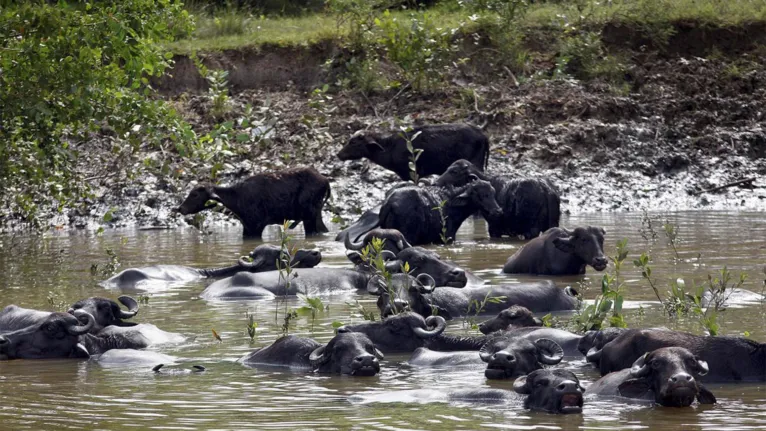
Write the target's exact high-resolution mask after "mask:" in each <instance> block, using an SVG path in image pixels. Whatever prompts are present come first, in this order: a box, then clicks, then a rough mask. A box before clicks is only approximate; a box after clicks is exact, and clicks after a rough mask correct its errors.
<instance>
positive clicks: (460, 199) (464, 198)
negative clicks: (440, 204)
mask: <svg viewBox="0 0 766 431" xmlns="http://www.w3.org/2000/svg"><path fill="white" fill-rule="evenodd" d="M450 202H451V203H453V204H456V205H467V204H468V203H469V202H471V193H470V189H467V190H466V191H464V192H463V193H460V194H459V195H457V196H455V197H454V198H452V199H451V200H450Z"/></svg>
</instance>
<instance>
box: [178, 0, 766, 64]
mask: <svg viewBox="0 0 766 431" xmlns="http://www.w3.org/2000/svg"><path fill="white" fill-rule="evenodd" d="M400 3H401V2H395V4H400ZM530 3H531V2H528V1H525V0H481V1H463V0H446V1H442V2H440V3H438V4H437V5H436V6H434V7H432V8H430V9H427V11H428V14H429V17H430V19H431V20H432V21H433V23H434V25H435V26H437V27H440V28H446V29H453V28H459V27H460V26H461V23H464V24H465V27H464V28H463V29H464V31H465V32H466V33H475V32H481V31H483V30H486V26H488V25H489V26H490V27H492V26H493V23H492V19H488V18H493V17H497V18H499V19H501V20H508V18H509V15H508V11H509V10H511V9H514V8H515V9H516V10H517V11H521V10H522V9H523V13H519V14H518V17H511V18H512V19H513V20H514V21H515V22H514V24H515V25H516V28H514V29H513V31H521V32H522V33H527V32H528V31H529V30H531V29H543V28H544V29H549V30H550V29H556V28H559V29H562V30H565V29H566V27H567V26H571V24H572V23H575V22H578V23H580V24H585V25H586V26H588V27H590V28H592V29H598V28H600V27H603V26H604V25H605V24H608V23H611V24H622V25H627V26H631V27H633V28H636V29H637V30H639V31H642V32H644V33H645V34H646V35H648V36H650V37H652V40H654V38H660V39H661V38H663V37H667V36H668V34H667V32H668V31H672V26H673V25H674V24H677V23H682V22H686V23H692V24H694V25H696V26H699V27H729V26H740V25H746V24H749V23H754V22H764V21H766V4H765V3H764V2H763V1H760V0H732V1H726V0H566V1H558V2H534V3H531V4H530ZM191 10H192V12H193V13H194V14H195V16H196V18H197V28H196V30H195V31H194V33H193V34H192V35H191V37H190V38H185V39H182V40H179V41H177V42H174V43H171V44H169V48H170V49H171V50H172V51H174V52H176V53H180V54H188V53H190V52H194V51H219V50H226V49H241V48H246V47H259V46H262V45H278V46H295V45H298V46H300V45H309V44H314V43H319V42H322V41H327V40H334V39H345V38H347V37H349V36H350V33H352V32H353V31H352V29H351V27H350V25H353V23H352V22H350V21H349V16H353V15H356V18H363V14H364V11H365V10H366V11H367V14H368V15H371V16H372V15H374V16H381V15H382V14H383V13H384V11H385V10H386V4H385V2H382V1H371V0H327V2H326V4H325V7H324V8H323V10H322V11H321V12H319V13H311V14H304V15H302V16H294V15H279V14H277V15H274V14H272V15H267V14H264V13H262V12H263V9H259V8H254V9H249V8H240V7H232V6H227V7H218V8H215V7H206V8H200V7H198V6H195V7H193V8H191ZM267 10H274V9H273V8H267ZM414 12H415V13H416V12H418V10H416V9H402V8H401V6H400V7H393V6H392V9H390V13H391V15H392V17H393V18H394V19H399V20H402V19H406V18H407V17H409V16H410V15H411V14H412V13H414ZM421 12H422V10H421ZM373 30H374V29H373Z"/></svg>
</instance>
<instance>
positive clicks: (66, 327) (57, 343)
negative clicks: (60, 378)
mask: <svg viewBox="0 0 766 431" xmlns="http://www.w3.org/2000/svg"><path fill="white" fill-rule="evenodd" d="M18 308H19V307H16V306H15V305H9V306H8V307H6V308H5V309H4V310H3V311H2V313H3V314H6V313H13V312H14V310H15V309H18ZM79 319H83V320H85V321H86V322H87V323H85V324H81V322H80V320H79ZM94 323H95V319H94V318H93V316H91V315H90V314H88V313H87V312H85V311H82V310H75V311H74V314H69V313H49V314H48V315H47V316H45V317H44V318H43V319H41V320H40V321H38V322H37V323H34V324H31V325H29V326H26V327H24V328H21V329H17V330H14V331H8V332H6V331H3V332H2V335H0V360H10V359H49V358H88V357H89V356H90V355H89V353H88V350H87V349H86V348H85V347H84V346H83V345H82V344H80V342H79V341H80V336H82V335H83V334H87V333H88V331H90V330H91V328H92V327H93V325H94Z"/></svg>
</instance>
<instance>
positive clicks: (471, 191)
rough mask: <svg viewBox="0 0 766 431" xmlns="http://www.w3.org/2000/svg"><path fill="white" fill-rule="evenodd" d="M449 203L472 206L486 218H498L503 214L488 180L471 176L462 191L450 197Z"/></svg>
mask: <svg viewBox="0 0 766 431" xmlns="http://www.w3.org/2000/svg"><path fill="white" fill-rule="evenodd" d="M449 205H454V206H469V205H470V206H474V207H476V208H478V209H479V210H480V211H481V212H482V214H484V215H485V217H487V218H490V219H492V218H498V217H500V216H502V215H503V210H502V208H500V205H498V203H497V200H496V199H495V188H494V187H492V184H490V183H489V181H484V180H480V179H478V178H476V177H473V180H472V181H471V182H470V183H469V184H468V185H467V186H465V188H464V191H463V192H462V193H461V194H459V195H457V196H455V197H454V198H452V199H451V200H450V202H449Z"/></svg>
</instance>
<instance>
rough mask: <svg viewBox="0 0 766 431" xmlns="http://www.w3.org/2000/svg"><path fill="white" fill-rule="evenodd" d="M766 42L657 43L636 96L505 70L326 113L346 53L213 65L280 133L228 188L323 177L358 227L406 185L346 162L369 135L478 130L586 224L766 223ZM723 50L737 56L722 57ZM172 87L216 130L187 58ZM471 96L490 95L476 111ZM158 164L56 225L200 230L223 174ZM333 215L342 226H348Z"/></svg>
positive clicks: (699, 37)
mask: <svg viewBox="0 0 766 431" xmlns="http://www.w3.org/2000/svg"><path fill="white" fill-rule="evenodd" d="M761 27H762V26H761ZM682 30H683V29H682ZM758 30H759V29H757V28H753V29H750V28H746V29H740V30H738V32H732V31H731V30H730V31H727V32H717V33H716V32H713V31H712V30H708V31H707V33H704V32H702V33H701V30H698V29H695V28H689V29H686V30H683V31H679V32H678V33H677V34H676V36H674V38H673V39H672V40H671V41H670V44H669V47H670V48H669V49H668V50H666V51H663V52H658V51H653V50H652V49H647V48H646V46H645V45H644V46H643V48H641V49H640V50H638V51H635V52H634V51H627V54H628V55H629V58H630V59H631V64H630V66H629V68H628V72H627V74H626V81H625V85H623V86H614V85H610V84H606V83H603V82H599V81H592V82H582V81H578V80H549V79H526V80H524V79H521V81H522V83H521V84H520V85H518V86H517V85H515V82H514V79H511V78H510V77H509V76H507V75H506V74H505V73H504V72H503V71H496V70H495V71H492V70H489V71H485V72H481V73H480V72H476V70H482V68H481V67H473V68H470V69H468V68H466V69H465V70H459V71H455V73H454V74H453V76H451V77H450V78H449V80H448V83H447V84H445V86H444V87H443V88H442V89H441V90H440V91H438V92H436V93H434V94H429V95H422V94H420V95H416V94H412V93H410V92H407V91H403V92H402V91H398V90H391V91H387V92H383V93H380V94H373V95H369V96H362V95H359V94H358V93H356V92H339V93H334V94H332V95H331V98H324V99H321V103H318V102H317V99H316V97H314V99H313V102H311V101H310V100H311V95H310V90H311V89H313V88H316V86H318V85H320V84H321V83H322V82H324V79H325V78H326V76H325V75H323V74H324V73H325V68H322V67H321V64H322V63H324V62H325V60H327V58H329V57H331V56H332V55H335V53H334V49H333V48H332V47H331V46H317V47H313V48H306V49H304V50H296V49H294V48H291V49H287V48H273V51H269V48H262V49H260V50H254V51H247V52H238V53H236V52H227V53H223V54H218V55H216V56H209V58H208V62H209V64H210V65H211V66H215V67H224V68H230V69H231V70H232V71H233V72H232V82H231V83H232V90H233V100H232V103H233V106H234V108H233V112H231V113H230V114H229V116H228V118H229V119H232V120H237V119H238V118H240V117H241V116H242V115H243V112H245V109H246V106H247V105H251V106H252V112H253V113H252V114H251V118H254V119H256V120H257V121H262V122H264V123H268V124H270V125H273V130H272V131H271V132H270V134H269V135H268V139H265V140H264V141H262V142H261V143H259V144H257V145H252V144H245V146H240V147H236V145H239V144H236V143H233V144H232V145H234V146H235V147H234V148H233V149H232V150H233V151H232V152H233V153H234V155H232V156H230V157H227V158H226V160H225V163H223V164H222V166H220V167H221V170H220V171H219V173H218V178H217V180H218V181H219V182H220V183H223V184H226V183H230V182H232V181H236V180H237V179H241V178H244V177H246V176H247V175H248V174H250V173H253V172H259V171H262V170H267V169H277V168H280V167H284V166H295V165H304V164H305V165H312V166H315V167H316V168H317V169H319V170H320V171H321V172H322V173H324V174H325V175H327V176H329V177H330V178H331V179H332V184H333V194H334V200H333V205H332V207H333V208H335V209H336V211H337V212H338V213H339V215H340V216H342V217H343V218H344V219H346V220H350V219H352V218H354V217H355V216H356V214H358V213H359V212H360V211H363V210H364V209H366V208H368V207H370V206H373V205H375V204H376V203H377V202H378V201H379V200H380V199H381V198H382V196H383V194H384V192H385V190H386V189H387V188H388V187H389V186H390V185H391V184H393V183H394V182H396V181H397V179H396V177H395V176H394V175H393V174H390V173H388V172H386V171H384V170H382V169H380V168H378V167H377V166H374V165H371V164H369V163H367V162H361V161H359V162H347V163H342V162H340V161H338V160H337V159H336V158H335V154H336V153H337V151H338V150H339V149H340V147H341V146H342V145H343V143H344V142H345V141H346V140H347V139H348V137H349V136H350V135H351V134H352V133H353V132H354V131H356V130H359V129H362V128H367V127H373V128H374V127H383V128H386V129H388V128H390V127H391V125H392V124H394V123H402V124H420V123H439V122H453V121H469V122H473V123H475V124H485V123H486V131H487V133H488V134H489V135H490V138H491V143H492V153H491V157H490V162H489V169H490V171H492V172H496V173H502V174H508V175H516V176H541V175H544V176H547V177H549V178H551V179H553V180H554V182H555V183H556V184H558V186H559V187H560V189H561V192H562V196H563V201H564V205H565V210H567V211H570V212H589V211H608V210H629V211H635V210H640V209H649V210H661V211H666V210H691V209H701V210H702V209H726V210H762V209H764V208H766V189H764V188H763V187H764V186H766V180H765V179H764V174H766V129H765V127H766V105H765V104H764V101H766V67H764V66H765V65H766V49H763V48H762V45H759V44H758V43H759V42H762V41H761V40H759V37H760V38H763V35H764V34H765V33H766V32H764V31H763V28H760V32H759V31H758ZM755 35H760V36H759V37H756V36H755ZM633 36H635V35H633ZM633 36H631V33H630V31H629V30H628V29H624V28H623V29H617V28H611V29H610V28H607V29H606V30H605V31H604V39H605V41H606V42H608V44H609V46H610V47H612V49H616V48H615V47H623V49H634V48H636V49H638V47H640V45H641V40H640V38H639V37H633ZM719 47H722V48H725V49H731V53H732V54H734V55H730V56H724V55H721V54H720V53H721V52H722V51H721V50H720V49H719ZM538 63H539V64H538ZM535 64H537V66H534V67H536V68H537V69H539V70H542V71H545V70H546V68H550V67H551V65H550V62H547V63H546V62H545V61H541V62H537V63H535ZM474 66H481V65H474ZM531 72H532V73H534V72H535V71H531ZM530 75H531V74H530ZM161 87H162V88H163V89H164V90H165V91H166V93H165V94H166V95H167V97H170V98H172V99H173V100H174V101H175V102H174V103H175V104H176V106H177V107H178V108H179V110H180V111H181V112H182V113H183V115H184V116H185V117H186V118H187V119H188V120H189V121H190V122H191V123H192V124H193V125H194V126H195V128H196V129H197V131H198V132H204V131H206V130H209V129H210V127H211V126H212V124H213V123H214V121H213V120H212V119H211V115H210V102H209V101H208V100H207V98H206V96H204V93H202V94H201V90H204V89H205V86H204V82H202V81H201V80H200V79H199V77H198V76H197V72H196V70H195V69H194V68H193V66H190V64H189V63H188V61H187V60H183V59H179V61H177V67H176V69H175V71H174V72H173V77H172V78H169V79H168V80H167V81H166V82H164V83H163V84H162V85H161ZM466 88H471V89H473V90H474V91H475V94H476V95H477V97H476V98H475V99H471V98H470V97H469V98H466V91H465V89H466ZM181 93H185V94H181ZM179 94H181V95H180V96H178V95H179ZM251 132H253V131H252V130H251ZM94 148H98V145H94ZM147 157H148V158H152V157H155V158H156V157H158V156H157V155H156V154H153V153H148V154H142V155H139V157H137V158H136V160H137V161H136V162H134V165H132V166H126V168H129V169H134V170H135V171H136V172H141V173H140V174H139V175H135V176H134V177H133V179H129V177H128V176H127V175H117V176H116V177H110V178H109V179H107V180H102V181H101V182H100V184H95V185H96V186H97V187H96V188H97V199H96V200H95V201H94V202H93V203H92V205H90V207H89V208H88V209H87V210H79V211H77V212H76V211H73V210H69V211H66V212H65V214H64V215H63V216H59V217H56V218H54V219H53V223H54V224H57V225H62V226H66V225H75V226H78V227H86V226H89V225H90V226H94V223H100V221H101V215H103V213H104V212H105V211H106V209H108V208H115V209H116V210H115V216H116V217H115V219H114V220H113V221H112V222H111V223H110V224H112V225H114V224H116V225H126V224H133V223H136V222H137V223H138V224H139V225H150V226H151V225H155V226H176V225H179V224H185V221H184V220H183V219H182V218H181V217H179V216H177V215H175V214H172V213H171V212H170V211H169V210H170V208H172V207H174V206H176V205H177V204H178V203H180V201H181V200H182V199H183V198H184V196H185V195H186V193H188V191H189V190H190V188H191V187H192V186H193V185H194V184H196V183H197V181H204V180H208V179H209V178H207V177H208V176H209V173H210V166H208V165H206V164H205V162H194V163H192V162H189V161H188V160H182V159H180V158H179V157H174V156H173V154H169V155H168V154H163V157H164V159H163V160H164V163H165V164H166V166H167V170H166V172H172V173H173V175H166V176H162V177H159V176H156V175H155V174H151V173H149V172H150V171H144V170H142V169H141V166H142V165H141V163H140V162H139V161H140V160H143V159H144V158H147ZM744 178H755V181H754V182H753V183H752V184H753V185H754V187H744V188H743V187H730V188H724V189H722V190H719V191H715V192H704V190H708V189H711V188H715V187H718V186H721V185H724V184H727V183H730V182H734V181H737V180H741V179H744ZM326 210H327V212H326V214H325V215H326V218H327V219H328V220H329V219H330V218H332V217H333V214H332V213H331V212H330V208H326ZM221 218H225V216H223V217H222V216H220V215H216V216H214V217H213V219H216V220H220V219H221ZM188 220H189V219H187V220H186V221H188Z"/></svg>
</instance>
